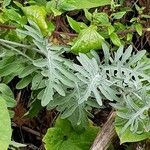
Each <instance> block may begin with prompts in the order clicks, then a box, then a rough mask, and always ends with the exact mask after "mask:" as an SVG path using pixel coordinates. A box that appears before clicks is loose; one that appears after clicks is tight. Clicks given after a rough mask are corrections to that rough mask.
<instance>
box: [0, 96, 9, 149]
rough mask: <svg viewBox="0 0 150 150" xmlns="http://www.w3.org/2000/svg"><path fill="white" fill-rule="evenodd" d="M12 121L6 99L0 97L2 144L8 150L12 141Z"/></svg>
mask: <svg viewBox="0 0 150 150" xmlns="http://www.w3.org/2000/svg"><path fill="white" fill-rule="evenodd" d="M11 133H12V132H11V121H10V116H9V112H8V109H7V105H6V102H5V100H4V99H3V98H2V97H0V146H1V149H2V150H7V149H8V146H9V144H10V142H11Z"/></svg>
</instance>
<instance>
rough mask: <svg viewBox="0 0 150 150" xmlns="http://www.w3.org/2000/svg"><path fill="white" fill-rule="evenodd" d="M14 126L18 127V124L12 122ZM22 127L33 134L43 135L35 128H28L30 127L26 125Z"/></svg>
mask: <svg viewBox="0 0 150 150" xmlns="http://www.w3.org/2000/svg"><path fill="white" fill-rule="evenodd" d="M12 126H14V127H18V126H17V124H15V123H14V122H12ZM20 128H21V129H22V130H24V131H26V132H28V133H31V134H33V135H35V136H38V137H41V134H40V133H39V132H38V131H35V130H33V129H31V128H28V127H25V126H21V127H20Z"/></svg>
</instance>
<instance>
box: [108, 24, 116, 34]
mask: <svg viewBox="0 0 150 150" xmlns="http://www.w3.org/2000/svg"><path fill="white" fill-rule="evenodd" d="M114 31H115V28H114V27H113V26H112V25H110V26H108V34H109V35H111V34H112V33H113V32H114Z"/></svg>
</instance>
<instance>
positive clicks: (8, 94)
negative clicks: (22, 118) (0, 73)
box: [0, 83, 16, 108]
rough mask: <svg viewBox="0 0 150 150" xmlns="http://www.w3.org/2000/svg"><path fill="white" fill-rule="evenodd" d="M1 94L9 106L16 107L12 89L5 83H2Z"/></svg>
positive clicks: (0, 86) (0, 84)
mask: <svg viewBox="0 0 150 150" xmlns="http://www.w3.org/2000/svg"><path fill="white" fill-rule="evenodd" d="M0 94H1V97H2V98H3V99H4V100H5V101H6V104H7V107H11V108H13V107H15V105H16V101H15V100H14V95H13V92H12V91H11V89H10V88H9V87H8V86H7V85H6V84H4V83H0Z"/></svg>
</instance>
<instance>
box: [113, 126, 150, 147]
mask: <svg viewBox="0 0 150 150" xmlns="http://www.w3.org/2000/svg"><path fill="white" fill-rule="evenodd" d="M122 128H123V126H116V127H115V130H116V132H117V134H118V136H119V139H120V143H121V144H122V143H126V142H138V141H142V140H144V139H147V138H150V132H143V133H141V134H137V133H133V132H132V131H130V129H129V128H127V129H126V131H125V132H123V133H122V135H120V132H121V130H122Z"/></svg>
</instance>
